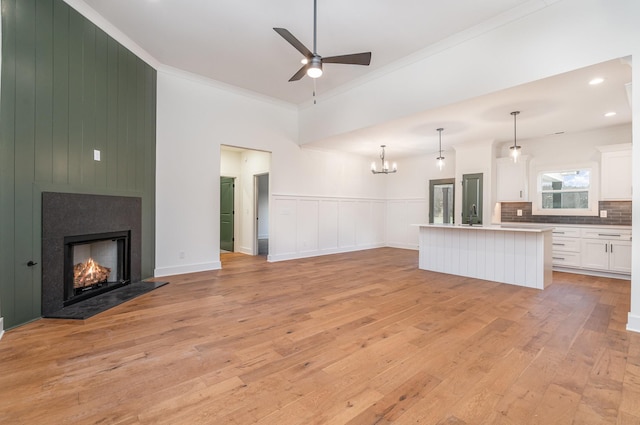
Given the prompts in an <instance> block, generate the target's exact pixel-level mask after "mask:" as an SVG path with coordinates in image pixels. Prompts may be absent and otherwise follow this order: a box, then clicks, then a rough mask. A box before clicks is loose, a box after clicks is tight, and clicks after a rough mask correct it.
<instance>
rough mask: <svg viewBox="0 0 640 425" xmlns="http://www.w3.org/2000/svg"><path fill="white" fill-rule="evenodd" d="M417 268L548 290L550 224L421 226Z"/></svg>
mask: <svg viewBox="0 0 640 425" xmlns="http://www.w3.org/2000/svg"><path fill="white" fill-rule="evenodd" d="M417 226H419V228H420V234H419V249H420V258H419V268H420V269H423V270H431V271H435V272H441V273H448V274H454V275H458V276H467V277H473V278H476V279H484V280H492V281H496V282H501V283H508V284H512V285H519V286H525V287H528V288H537V289H544V287H545V285H548V284H550V283H551V279H552V259H551V236H552V235H551V231H552V230H553V227H552V226H517V225H515V226H514V225H510V226H509V225H504V226H501V225H488V226H477V225H474V226H469V225H447V224H418V225H417Z"/></svg>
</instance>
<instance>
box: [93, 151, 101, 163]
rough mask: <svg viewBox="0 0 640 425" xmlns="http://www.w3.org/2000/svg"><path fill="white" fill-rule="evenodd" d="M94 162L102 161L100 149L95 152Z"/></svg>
mask: <svg viewBox="0 0 640 425" xmlns="http://www.w3.org/2000/svg"><path fill="white" fill-rule="evenodd" d="M93 160H94V161H100V151H99V150H98V149H94V150H93Z"/></svg>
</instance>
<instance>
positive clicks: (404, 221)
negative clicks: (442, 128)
mask: <svg viewBox="0 0 640 425" xmlns="http://www.w3.org/2000/svg"><path fill="white" fill-rule="evenodd" d="M443 156H444V157H445V166H444V167H443V168H442V170H439V169H438V167H437V166H436V157H437V154H433V155H421V156H414V157H410V158H398V160H397V162H398V172H397V173H396V174H391V175H388V176H385V175H379V176H376V178H378V179H380V180H383V181H385V182H386V189H387V190H386V196H385V198H386V199H387V205H386V215H387V217H386V224H385V233H386V239H385V243H386V245H387V246H392V247H395V248H407V249H418V233H419V232H418V227H416V226H414V224H424V223H428V222H429V180H436V179H448V178H454V177H455V164H456V154H455V152H453V151H446V152H443ZM457 192H458V190H456V193H457ZM456 221H457V220H456Z"/></svg>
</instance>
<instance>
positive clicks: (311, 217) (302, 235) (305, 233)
mask: <svg viewBox="0 0 640 425" xmlns="http://www.w3.org/2000/svg"><path fill="white" fill-rule="evenodd" d="M319 208H320V201H319V200H317V199H310V200H307V199H303V200H299V201H298V212H297V214H296V216H297V217H298V232H297V246H298V251H299V252H300V253H303V254H305V253H309V252H317V251H318V239H319V235H318V233H319V232H318V230H319V220H318V217H319V211H318V209H319Z"/></svg>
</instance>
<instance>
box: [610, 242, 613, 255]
mask: <svg viewBox="0 0 640 425" xmlns="http://www.w3.org/2000/svg"><path fill="white" fill-rule="evenodd" d="M610 252H611V253H612V254H613V244H611V251H610Z"/></svg>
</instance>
